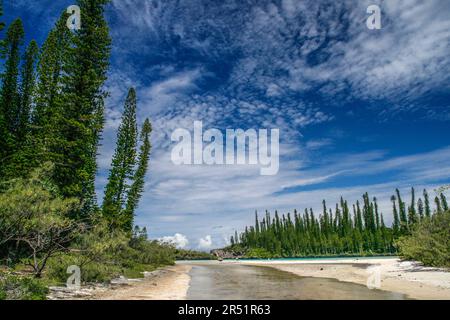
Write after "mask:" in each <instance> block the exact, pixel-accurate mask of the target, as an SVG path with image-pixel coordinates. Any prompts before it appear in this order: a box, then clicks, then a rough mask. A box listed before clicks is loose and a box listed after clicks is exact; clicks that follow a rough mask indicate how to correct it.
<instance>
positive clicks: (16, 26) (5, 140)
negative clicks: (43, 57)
mask: <svg viewBox="0 0 450 320" xmlns="http://www.w3.org/2000/svg"><path fill="white" fill-rule="evenodd" d="M23 38H24V30H23V25H22V21H21V20H20V19H16V20H15V21H13V22H12V23H11V25H10V26H9V28H8V31H7V33H6V38H5V40H4V43H3V50H4V56H5V60H6V62H5V71H4V73H3V75H2V79H3V81H2V88H1V92H0V159H1V162H2V166H1V168H0V177H5V175H6V172H5V171H6V170H5V168H6V166H7V165H8V163H10V162H11V157H12V155H13V153H14V151H15V149H16V143H17V141H16V138H15V136H16V134H17V129H18V114H19V110H20V93H19V65H20V47H21V45H22V44H23Z"/></svg>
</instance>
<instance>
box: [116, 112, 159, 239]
mask: <svg viewBox="0 0 450 320" xmlns="http://www.w3.org/2000/svg"><path fill="white" fill-rule="evenodd" d="M151 133H152V125H151V124H150V121H149V120H148V119H145V121H144V124H143V126H142V130H141V133H140V141H141V146H140V151H139V156H138V161H137V169H136V171H135V173H134V176H133V179H132V181H133V183H132V184H131V187H130V190H129V191H128V195H127V204H126V207H125V210H124V215H123V217H124V226H125V230H131V229H132V226H133V221H134V213H135V210H136V208H137V206H138V203H139V200H140V198H141V196H142V192H143V191H144V184H145V175H146V173H147V169H148V162H149V159H150V151H151V149H152V145H151V144H150V135H151Z"/></svg>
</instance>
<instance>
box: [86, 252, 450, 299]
mask: <svg viewBox="0 0 450 320" xmlns="http://www.w3.org/2000/svg"><path fill="white" fill-rule="evenodd" d="M204 264H221V265H227V264H241V265H253V266H255V265H256V266H266V267H271V268H276V269H278V270H282V271H286V272H291V273H294V274H296V275H298V276H304V277H319V278H333V279H337V280H339V281H345V282H351V283H357V284H361V285H367V281H368V277H369V276H370V275H371V274H372V275H373V271H371V270H374V269H373V268H376V269H377V270H378V271H379V275H380V279H381V281H380V283H379V284H380V287H378V289H381V290H386V291H392V292H398V293H403V294H405V295H407V296H408V297H409V298H413V299H445V300H450V272H446V271H445V270H440V269H436V268H426V267H423V266H420V265H419V264H418V263H414V262H408V261H406V262H402V261H400V260H399V259H397V258H368V259H365V258H348V259H321V260H267V261H263V260H255V261H252V260H226V261H223V262H218V261H181V262H177V264H176V265H174V266H171V267H167V268H163V269H160V270H157V271H153V272H150V273H147V274H146V277H145V278H144V279H139V280H124V282H123V283H122V284H121V283H120V281H119V283H116V284H114V285H113V286H111V287H108V288H103V289H102V288H97V289H95V290H94V292H92V291H90V292H89V293H88V296H86V297H84V299H99V300H184V299H186V296H187V292H188V289H189V283H190V280H191V279H190V276H189V272H190V270H191V268H192V266H195V265H204Z"/></svg>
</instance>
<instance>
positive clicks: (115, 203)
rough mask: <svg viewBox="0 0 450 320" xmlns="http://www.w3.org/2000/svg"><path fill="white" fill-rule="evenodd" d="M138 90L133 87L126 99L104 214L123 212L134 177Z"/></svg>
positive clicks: (110, 214)
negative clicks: (129, 183)
mask: <svg viewBox="0 0 450 320" xmlns="http://www.w3.org/2000/svg"><path fill="white" fill-rule="evenodd" d="M137 131H138V130H137V123H136V91H135V90H134V88H131V89H130V90H129V92H128V96H127V98H126V101H125V108H124V112H123V116H122V122H121V124H120V126H119V130H118V133H117V144H116V150H115V153H114V156H113V159H112V165H111V170H110V173H109V178H108V183H107V185H106V188H105V196H104V198H103V207H102V210H103V214H104V215H105V216H106V217H114V216H116V217H117V216H118V215H120V214H121V212H122V209H123V205H124V203H125V200H126V199H125V197H126V193H127V191H128V185H127V182H128V181H129V180H130V179H131V178H132V177H133V168H134V165H135V162H136V144H137V134H138V132H137Z"/></svg>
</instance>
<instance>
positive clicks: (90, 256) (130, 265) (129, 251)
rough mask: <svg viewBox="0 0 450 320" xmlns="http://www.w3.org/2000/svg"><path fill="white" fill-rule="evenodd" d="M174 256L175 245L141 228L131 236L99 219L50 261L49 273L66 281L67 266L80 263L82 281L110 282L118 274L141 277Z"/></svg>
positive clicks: (54, 279)
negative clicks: (150, 237) (154, 238)
mask: <svg viewBox="0 0 450 320" xmlns="http://www.w3.org/2000/svg"><path fill="white" fill-rule="evenodd" d="M174 258H175V251H174V248H173V247H171V246H168V245H161V244H159V243H158V242H156V241H149V240H147V238H146V235H145V236H144V233H143V232H142V231H141V229H139V228H136V229H135V232H134V234H133V237H132V238H131V239H129V238H128V237H127V235H126V234H125V233H124V232H123V231H121V230H120V229H114V230H113V231H111V229H110V228H109V226H108V225H106V224H105V223H104V222H98V223H96V224H95V226H94V227H93V229H91V230H90V231H89V232H86V234H84V235H82V236H81V237H80V238H79V239H78V240H77V241H76V242H75V243H74V244H73V245H72V248H71V250H70V252H69V253H66V254H61V255H58V256H56V257H54V258H52V259H51V260H50V261H49V268H48V272H47V276H48V277H49V278H50V279H52V280H53V281H54V282H56V283H59V284H63V283H65V281H66V279H67V274H66V270H67V267H69V266H70V265H77V266H79V267H80V269H81V279H82V281H83V282H108V281H109V280H111V279H113V278H116V277H118V276H119V275H125V276H128V277H132V278H136V277H142V276H143V272H144V271H152V270H154V269H155V268H157V267H161V266H165V265H171V264H173V263H174Z"/></svg>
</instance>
